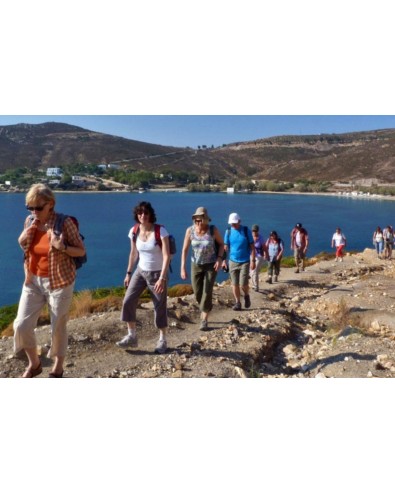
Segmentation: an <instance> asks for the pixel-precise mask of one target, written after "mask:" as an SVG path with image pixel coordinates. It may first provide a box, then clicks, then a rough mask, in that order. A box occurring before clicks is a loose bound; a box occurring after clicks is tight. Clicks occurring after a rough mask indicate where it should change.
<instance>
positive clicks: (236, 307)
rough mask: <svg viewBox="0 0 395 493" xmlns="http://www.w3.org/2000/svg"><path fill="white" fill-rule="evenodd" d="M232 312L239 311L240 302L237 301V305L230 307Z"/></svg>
mask: <svg viewBox="0 0 395 493" xmlns="http://www.w3.org/2000/svg"><path fill="white" fill-rule="evenodd" d="M232 310H234V311H235V312H239V311H240V310H241V303H240V301H238V302H237V303H235V304H234V305H233V306H232Z"/></svg>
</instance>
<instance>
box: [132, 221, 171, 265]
mask: <svg viewBox="0 0 395 493" xmlns="http://www.w3.org/2000/svg"><path fill="white" fill-rule="evenodd" d="M161 226H162V225H161V224H154V233H155V245H158V247H159V248H160V249H162V239H161V237H160V228H161ZM139 229H140V223H136V224H135V225H134V226H133V228H132V238H133V242H134V243H136V240H137V236H138V234H139ZM168 238H169V250H170V264H169V269H170V272H173V271H172V268H171V259H172V257H173V256H174V254H175V253H176V252H177V246H176V239H175V238H174V236H173V235H171V234H169V236H168Z"/></svg>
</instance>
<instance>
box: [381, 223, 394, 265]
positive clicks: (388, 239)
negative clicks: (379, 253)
mask: <svg viewBox="0 0 395 493" xmlns="http://www.w3.org/2000/svg"><path fill="white" fill-rule="evenodd" d="M383 238H384V258H385V259H387V260H391V258H392V248H393V245H394V230H393V228H392V226H387V227H386V228H384V229H383Z"/></svg>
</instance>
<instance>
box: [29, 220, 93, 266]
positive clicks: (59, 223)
mask: <svg viewBox="0 0 395 493" xmlns="http://www.w3.org/2000/svg"><path fill="white" fill-rule="evenodd" d="M67 217H69V218H70V219H71V220H72V221H73V223H74V224H75V225H76V227H77V229H78V233H79V235H80V238H81V240H82V241H84V240H85V237H84V236H83V235H82V234H81V233H80V225H79V223H78V219H77V218H76V217H74V216H67V215H66V214H62V213H60V212H57V213H56V217H55V224H54V226H53V232H54V233H55V234H56V236H60V235H61V234H62V231H63V224H64V221H65V219H66V218H67ZM29 219H30V224H31V223H32V222H33V221H34V217H33V216H30V217H29ZM71 258H72V259H73V261H74V263H75V268H76V269H79V268H80V267H82V266H83V264H85V263H86V262H87V261H88V257H87V255H86V253H85V255H82V256H81V257H71Z"/></svg>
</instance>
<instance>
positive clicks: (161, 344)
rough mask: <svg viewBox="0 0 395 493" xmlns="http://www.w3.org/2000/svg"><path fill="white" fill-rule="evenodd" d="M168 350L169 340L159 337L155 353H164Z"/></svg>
mask: <svg viewBox="0 0 395 493" xmlns="http://www.w3.org/2000/svg"><path fill="white" fill-rule="evenodd" d="M166 351H167V342H166V341H165V340H164V339H162V340H161V339H159V341H158V342H157V344H156V347H155V353H157V354H164V353H165V352H166Z"/></svg>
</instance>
